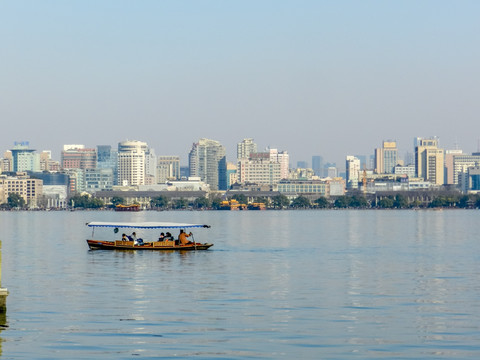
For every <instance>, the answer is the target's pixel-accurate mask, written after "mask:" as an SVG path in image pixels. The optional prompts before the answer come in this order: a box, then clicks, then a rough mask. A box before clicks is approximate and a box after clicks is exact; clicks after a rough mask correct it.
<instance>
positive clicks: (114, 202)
mask: <svg viewBox="0 0 480 360" xmlns="http://www.w3.org/2000/svg"><path fill="white" fill-rule="evenodd" d="M121 204H125V199H124V198H123V197H120V196H114V197H112V205H113V207H115V206H117V205H121Z"/></svg>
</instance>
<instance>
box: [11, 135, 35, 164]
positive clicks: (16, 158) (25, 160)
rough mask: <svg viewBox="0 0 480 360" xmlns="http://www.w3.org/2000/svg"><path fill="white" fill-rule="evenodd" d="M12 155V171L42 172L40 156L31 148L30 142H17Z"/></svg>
mask: <svg viewBox="0 0 480 360" xmlns="http://www.w3.org/2000/svg"><path fill="white" fill-rule="evenodd" d="M10 151H11V153H12V165H13V166H12V171H14V172H22V171H34V172H36V171H40V156H39V155H38V154H37V153H36V152H35V150H33V149H30V148H29V143H28V141H22V142H15V143H14V147H13V149H11V150H10Z"/></svg>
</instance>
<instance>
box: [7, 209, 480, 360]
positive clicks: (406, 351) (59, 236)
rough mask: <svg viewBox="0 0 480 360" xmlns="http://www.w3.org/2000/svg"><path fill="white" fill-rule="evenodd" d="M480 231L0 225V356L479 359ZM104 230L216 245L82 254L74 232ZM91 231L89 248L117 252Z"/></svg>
mask: <svg viewBox="0 0 480 360" xmlns="http://www.w3.org/2000/svg"><path fill="white" fill-rule="evenodd" d="M479 218H480V212H479V211H474V210H469V211H462V210H458V211H245V212H227V211H225V212H214V211H208V212H207V211H206V212H140V213H115V212H0V239H1V240H2V260H3V262H2V286H3V287H7V288H8V290H9V291H10V295H9V296H8V300H7V306H8V308H7V316H6V322H7V325H8V327H7V328H5V329H4V330H3V331H1V333H0V338H1V340H2V343H1V351H2V357H3V358H12V359H41V358H43V359H60V358H69V359H84V358H89V359H102V358H115V359H131V358H132V357H133V358H192V357H196V358H204V359H211V358H223V359H245V358H248V359H266V358H267V359H268V358H271V359H278V358H285V359H291V358H302V359H347V358H348V359H351V358H358V359H371V358H382V359H384V358H389V359H405V358H409V359H418V358H431V359H453V358H455V359H477V358H479V357H480V306H479V304H480V280H479V279H480V261H479V260H480V246H479V234H478V231H477V228H478V223H479ZM115 220H123V221H155V220H157V221H179V222H194V223H206V224H210V225H212V228H211V229H199V230H197V231H195V232H194V234H195V240H197V241H200V242H207V241H208V242H213V243H214V244H215V246H214V247H213V248H211V249H210V250H208V251H198V252H187V253H163V252H131V251H123V252H122V251H101V250H96V251H89V250H88V247H87V245H86V242H85V239H86V238H87V237H89V236H90V235H91V229H89V228H87V227H86V226H85V223H86V222H88V221H115ZM102 231H104V232H102ZM102 231H98V230H96V232H95V235H102V236H103V237H105V238H107V239H111V238H113V232H112V230H111V229H110V230H102ZM140 235H141V236H142V237H144V238H147V239H148V238H149V237H156V236H158V234H157V233H147V232H145V233H142V234H140ZM97 237H98V236H97ZM0 320H1V319H0Z"/></svg>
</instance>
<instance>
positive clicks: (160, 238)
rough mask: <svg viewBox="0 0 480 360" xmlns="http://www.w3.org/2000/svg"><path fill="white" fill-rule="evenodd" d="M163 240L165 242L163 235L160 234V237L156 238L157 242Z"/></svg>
mask: <svg viewBox="0 0 480 360" xmlns="http://www.w3.org/2000/svg"><path fill="white" fill-rule="evenodd" d="M163 240H165V234H164V233H161V234H160V237H159V238H158V241H163Z"/></svg>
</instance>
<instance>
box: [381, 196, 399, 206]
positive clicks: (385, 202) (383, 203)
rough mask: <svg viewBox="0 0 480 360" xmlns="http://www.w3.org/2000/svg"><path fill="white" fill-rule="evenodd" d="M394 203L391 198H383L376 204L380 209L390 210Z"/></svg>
mask: <svg viewBox="0 0 480 360" xmlns="http://www.w3.org/2000/svg"><path fill="white" fill-rule="evenodd" d="M394 204H395V201H394V200H393V198H392V197H391V196H388V197H384V198H382V199H380V201H379V202H378V207H379V208H382V209H391V208H393V207H394Z"/></svg>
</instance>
